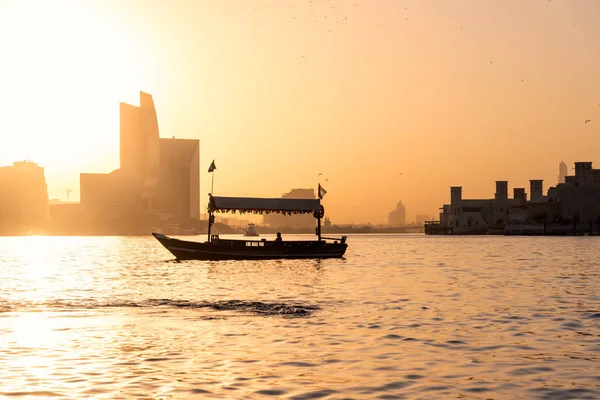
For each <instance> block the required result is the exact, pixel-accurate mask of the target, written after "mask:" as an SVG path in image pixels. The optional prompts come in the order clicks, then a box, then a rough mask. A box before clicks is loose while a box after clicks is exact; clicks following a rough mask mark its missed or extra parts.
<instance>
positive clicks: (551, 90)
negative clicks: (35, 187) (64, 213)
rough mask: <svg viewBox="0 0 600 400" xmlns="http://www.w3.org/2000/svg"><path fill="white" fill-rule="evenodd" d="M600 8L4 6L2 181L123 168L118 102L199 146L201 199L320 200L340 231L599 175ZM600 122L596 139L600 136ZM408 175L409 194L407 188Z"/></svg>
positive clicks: (148, 0) (394, 1)
mask: <svg viewBox="0 0 600 400" xmlns="http://www.w3.org/2000/svg"><path fill="white" fill-rule="evenodd" d="M599 45H600V2H598V1H596V0H577V1H572V0H551V1H548V0H527V1H523V0H503V1H491V0H489V1H486V0H469V1H467V0H464V1H461V0H454V1H433V0H432V1H418V0H413V1H401V0H369V1H367V0H344V1H342V0H337V1H336V0H332V1H322V0H312V1H310V0H306V1H305V0H278V1H272V0H261V1H258V0H257V1H250V0H246V1H242V0H220V1H214V0H172V1H158V0H97V1H93V0H55V1H45V0H39V1H28V0H14V1H13V0H0V135H1V140H2V146H0V165H7V164H10V163H12V162H13V161H16V160H22V159H31V160H33V161H36V162H39V163H40V164H42V165H43V166H44V167H45V168H46V177H47V180H48V186H49V192H50V196H51V197H59V198H62V199H66V190H67V189H72V190H73V193H71V199H72V200H73V199H76V198H78V196H79V175H78V174H79V172H109V171H111V170H113V169H116V168H118V166H119V165H118V163H119V161H118V160H119V155H118V152H119V140H118V135H119V132H118V126H119V119H118V110H119V102H120V101H127V102H133V103H134V104H137V103H136V101H137V97H138V92H139V90H143V91H147V92H149V93H151V94H152V95H153V97H154V101H155V104H156V107H157V112H158V119H159V127H160V132H161V136H163V137H171V136H176V137H179V138H198V139H200V143H201V156H200V157H201V169H202V175H201V184H200V185H201V191H202V194H201V199H202V204H203V205H205V204H206V193H207V190H208V189H209V187H210V175H209V174H208V173H206V169H207V168H208V165H209V164H210V162H211V160H212V159H215V160H216V164H217V168H218V169H217V175H216V176H215V193H216V194H220V195H246V196H265V197H270V196H273V197H275V196H279V195H280V194H282V193H283V192H286V191H288V190H289V189H291V188H293V187H316V185H317V178H318V174H319V172H322V173H323V174H324V177H325V178H326V179H327V181H326V182H325V181H324V179H323V180H322V182H321V183H322V184H323V185H324V187H325V188H326V189H327V191H328V193H327V195H326V197H325V199H324V205H325V207H326V214H328V215H329V216H330V217H331V219H332V221H333V222H334V223H336V222H337V223H349V222H354V223H359V222H366V221H370V222H373V223H378V222H384V221H386V219H387V213H388V212H389V211H391V210H392V209H393V208H394V207H395V204H396V203H397V202H398V201H399V200H402V201H403V202H404V204H405V205H406V207H407V213H408V219H409V220H410V219H413V218H414V214H416V213H425V214H434V213H436V212H437V208H438V207H439V206H441V205H442V204H443V203H444V202H448V201H449V186H451V185H462V186H463V188H464V189H463V193H464V195H465V196H466V197H492V196H493V193H494V181H495V180H509V181H510V182H509V185H510V188H511V189H510V191H511V193H512V188H513V187H523V186H525V187H527V191H529V187H528V180H529V179H535V178H539V179H542V178H543V179H545V187H546V188H547V187H548V185H549V184H554V183H556V179H557V174H558V162H559V161H560V160H561V159H564V160H565V161H566V162H567V164H568V165H569V168H570V167H572V163H573V162H574V161H576V160H580V161H597V162H598V163H600V160H598V158H597V157H596V154H598V148H599V146H598V145H599V144H600V136H599V134H600V52H598V48H599ZM586 119H592V120H594V122H593V123H591V124H590V123H589V124H584V121H585V120H586ZM399 173H402V175H399Z"/></svg>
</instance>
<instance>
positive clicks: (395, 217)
mask: <svg viewBox="0 0 600 400" xmlns="http://www.w3.org/2000/svg"><path fill="white" fill-rule="evenodd" d="M388 224H390V226H405V225H406V207H404V204H402V202H401V201H399V202H398V204H397V205H396V209H395V210H394V211H392V212H391V213H389V214H388Z"/></svg>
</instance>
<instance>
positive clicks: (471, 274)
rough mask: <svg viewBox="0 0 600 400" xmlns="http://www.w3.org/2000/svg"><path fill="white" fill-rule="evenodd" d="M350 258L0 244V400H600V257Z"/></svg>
mask: <svg viewBox="0 0 600 400" xmlns="http://www.w3.org/2000/svg"><path fill="white" fill-rule="evenodd" d="M349 243H350V247H349V250H348V252H347V254H346V256H347V257H346V259H342V260H323V261H318V260H301V261H261V262H255V261H248V262H244V261H228V262H209V263H207V262H197V261H185V262H173V261H172V260H171V258H170V255H169V253H168V252H166V251H165V250H164V249H163V248H162V247H161V246H160V245H159V244H158V243H157V242H156V241H155V240H154V239H152V238H102V237H98V238H52V237H50V238H45V237H23V238H0V265H1V267H0V282H2V285H0V397H2V396H9V397H10V396H27V395H31V396H39V397H42V398H43V397H57V398H59V397H79V398H110V399H114V398H131V399H137V398H150V399H161V398H162V399H178V398H190V397H198V398H257V397H258V398H261V397H272V398H290V399H304V398H368V399H370V398H398V397H408V398H457V397H459V398H473V399H479V398H481V399H486V398H494V399H499V398H516V397H523V398H557V399H564V398H578V399H580V398H598V397H600V386H599V385H600V375H599V374H598V372H597V364H598V358H599V355H600V306H599V305H598V304H599V300H600V298H599V297H600V291H599V289H600V279H599V272H598V263H597V261H596V256H597V254H598V251H599V250H600V240H599V239H597V238H592V237H590V238H514V237H512V238H510V237H508V238H505V237H471V238H460V237H426V236H420V235H415V236H411V235H390V236H377V235H366V236H352V237H350V238H349ZM39 397H38V398H39Z"/></svg>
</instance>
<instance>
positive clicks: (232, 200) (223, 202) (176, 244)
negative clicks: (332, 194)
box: [152, 195, 348, 260]
mask: <svg viewBox="0 0 600 400" xmlns="http://www.w3.org/2000/svg"><path fill="white" fill-rule="evenodd" d="M215 212H234V213H235V212H240V213H254V214H266V213H272V212H275V213H282V214H286V215H291V214H313V215H314V217H315V218H316V219H317V227H316V230H315V231H316V232H315V233H316V235H317V240H293V241H287V240H285V241H280V242H277V241H268V240H266V239H262V240H250V239H248V240H239V239H221V238H219V235H211V227H212V225H213V224H214V221H215V216H214V213H215ZM208 213H209V216H208V240H207V241H206V242H203V243H202V242H191V241H186V240H180V239H175V238H171V237H168V236H166V235H164V234H162V233H156V232H153V233H152V235H153V236H154V237H155V238H156V239H157V240H158V241H159V242H160V243H161V244H162V245H163V246H164V247H165V248H166V249H167V250H169V251H170V252H171V254H173V255H174V256H175V257H176V258H177V259H180V260H265V259H285V258H291V259H297V258H341V257H343V256H344V253H345V252H346V249H347V248H348V245H347V244H346V236H342V237H341V238H326V237H323V236H322V235H321V218H323V215H324V208H323V206H322V205H321V201H320V199H284V198H275V199H273V198H251V197H217V196H212V195H209V204H208Z"/></svg>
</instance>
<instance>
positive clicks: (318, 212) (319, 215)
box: [314, 206, 325, 242]
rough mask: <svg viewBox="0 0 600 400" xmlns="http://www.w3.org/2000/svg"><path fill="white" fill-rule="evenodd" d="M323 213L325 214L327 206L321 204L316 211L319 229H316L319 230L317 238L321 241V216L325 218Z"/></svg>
mask: <svg viewBox="0 0 600 400" xmlns="http://www.w3.org/2000/svg"><path fill="white" fill-rule="evenodd" d="M323 215H325V208H323V206H321V209H320V210H317V211H315V213H314V216H315V218H317V229H315V230H316V231H317V238H318V240H319V242H320V241H321V218H323Z"/></svg>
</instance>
